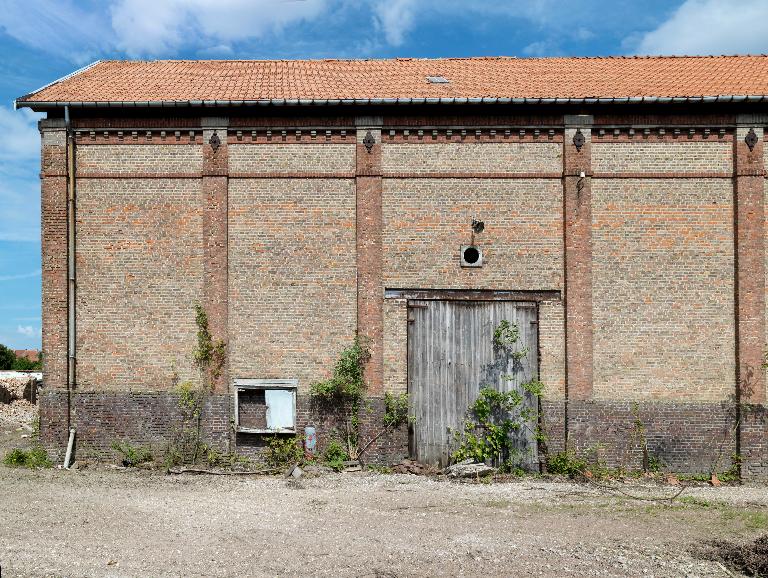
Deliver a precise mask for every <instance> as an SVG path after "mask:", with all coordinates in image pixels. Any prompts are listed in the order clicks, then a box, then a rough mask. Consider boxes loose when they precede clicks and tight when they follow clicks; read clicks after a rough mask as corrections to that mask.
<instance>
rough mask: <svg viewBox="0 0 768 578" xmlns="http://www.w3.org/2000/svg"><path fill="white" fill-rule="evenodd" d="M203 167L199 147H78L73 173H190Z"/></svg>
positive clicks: (151, 145) (112, 145)
mask: <svg viewBox="0 0 768 578" xmlns="http://www.w3.org/2000/svg"><path fill="white" fill-rule="evenodd" d="M202 168H203V156H202V151H201V147H200V146H199V145H194V144H193V145H174V144H169V145H160V144H158V145H155V144H144V145H138V144H136V145H131V144H105V145H93V146H87V145H82V146H79V147H78V150H77V171H78V173H80V174H92V173H99V174H104V173H109V174H125V173H152V174H163V173H191V172H198V173H199V172H200V171H201V170H202Z"/></svg>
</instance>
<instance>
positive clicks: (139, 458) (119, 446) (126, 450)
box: [112, 442, 153, 467]
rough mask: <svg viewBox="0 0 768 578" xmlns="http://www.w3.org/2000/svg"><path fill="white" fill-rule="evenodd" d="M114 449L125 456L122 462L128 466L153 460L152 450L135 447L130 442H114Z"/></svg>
mask: <svg viewBox="0 0 768 578" xmlns="http://www.w3.org/2000/svg"><path fill="white" fill-rule="evenodd" d="M112 449H113V450H115V451H116V452H117V453H119V454H120V455H122V456H123V459H122V462H123V465H124V466H126V467H133V466H138V465H139V464H144V463H147V462H151V461H152V459H153V458H152V450H150V449H149V448H145V447H135V446H132V445H131V444H129V443H128V442H113V443H112Z"/></svg>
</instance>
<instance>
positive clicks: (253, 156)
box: [229, 139, 355, 174]
mask: <svg viewBox="0 0 768 578" xmlns="http://www.w3.org/2000/svg"><path fill="white" fill-rule="evenodd" d="M229 169H230V171H231V172H233V173H283V174H291V173H295V172H307V173H318V174H323V173H324V174H334V173H353V172H354V170H355V147H354V146H352V142H351V139H350V144H348V145H345V144H281V143H274V144H259V145H247V144H242V145H238V144H232V145H230V146H229Z"/></svg>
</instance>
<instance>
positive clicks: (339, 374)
mask: <svg viewBox="0 0 768 578" xmlns="http://www.w3.org/2000/svg"><path fill="white" fill-rule="evenodd" d="M370 358H371V350H370V348H369V347H368V345H367V344H366V343H363V341H362V340H361V339H360V338H359V337H355V341H354V343H353V344H352V345H350V346H349V347H347V348H346V349H344V350H343V351H342V352H341V355H340V356H339V359H338V361H336V365H335V366H334V368H333V377H331V378H330V379H328V380H326V381H320V382H317V383H313V384H312V395H314V396H315V397H317V398H319V399H320V400H323V401H327V402H346V403H348V404H352V405H355V406H357V405H358V404H359V402H360V400H361V399H362V398H363V395H364V394H365V379H364V377H363V374H364V372H365V364H366V363H368V360H369V359H370Z"/></svg>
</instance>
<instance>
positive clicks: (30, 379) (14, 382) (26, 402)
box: [0, 371, 42, 424]
mask: <svg viewBox="0 0 768 578" xmlns="http://www.w3.org/2000/svg"><path fill="white" fill-rule="evenodd" d="M41 378H42V375H41V374H39V373H29V372H20V371H0V421H5V422H12V423H17V424H28V423H29V422H31V421H32V420H33V419H34V418H35V416H36V415H37V406H36V405H35V403H33V401H34V400H35V397H36V396H35V393H36V391H37V386H38V384H39V383H40V380H41Z"/></svg>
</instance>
